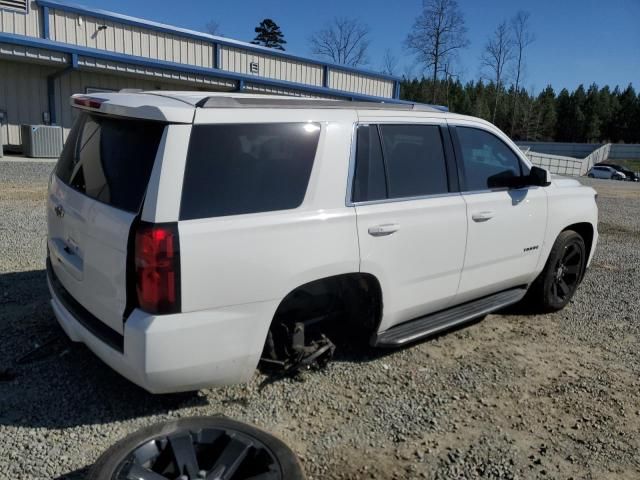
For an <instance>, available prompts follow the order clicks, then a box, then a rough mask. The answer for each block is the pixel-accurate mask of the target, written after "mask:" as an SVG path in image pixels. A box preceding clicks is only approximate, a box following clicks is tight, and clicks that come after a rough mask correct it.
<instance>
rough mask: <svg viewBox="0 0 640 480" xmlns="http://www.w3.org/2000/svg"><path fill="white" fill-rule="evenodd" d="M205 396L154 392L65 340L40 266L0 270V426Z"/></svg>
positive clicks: (194, 401)
mask: <svg viewBox="0 0 640 480" xmlns="http://www.w3.org/2000/svg"><path fill="white" fill-rule="evenodd" d="M206 403H207V401H206V399H205V398H204V397H202V396H199V395H198V394H197V393H196V392H191V393H184V394H171V395H152V394H150V393H148V392H146V391H145V390H143V389H142V388H140V387H138V386H136V385H134V384H133V383H131V382H129V381H128V380H126V379H124V378H123V377H121V376H120V375H119V374H117V373H116V372H114V371H113V370H111V369H110V368H109V367H108V366H106V365H105V364H104V363H102V362H101V361H100V360H99V359H98V358H97V357H96V356H95V355H94V354H93V353H91V352H90V351H89V350H88V349H87V348H86V347H85V346H84V345H82V344H78V343H73V342H71V341H70V340H68V338H67V337H66V335H65V334H64V332H63V331H62V329H61V328H60V327H59V326H58V324H57V322H56V320H55V318H54V316H53V312H52V310H51V307H50V305H49V291H48V288H47V284H46V274H45V271H44V270H35V271H28V272H14V273H4V274H0V425H8V426H9V425H12V426H26V427H43V428H66V427H75V426H80V425H95V424H105V423H110V422H117V421H122V420H127V419H132V418H139V417H144V416H148V415H158V414H163V413H167V412H169V411H172V410H176V409H180V408H185V407H190V406H199V405H204V404H206ZM68 478H74V477H68Z"/></svg>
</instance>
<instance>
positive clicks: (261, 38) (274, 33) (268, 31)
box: [251, 18, 287, 50]
mask: <svg viewBox="0 0 640 480" xmlns="http://www.w3.org/2000/svg"><path fill="white" fill-rule="evenodd" d="M255 32H256V34H257V35H256V38H254V39H253V41H252V42H251V43H253V44H254V45H262V46H263V47H268V48H275V49H276V50H284V47H283V45H284V44H285V43H287V41H286V40H285V39H284V34H283V33H282V31H281V30H280V27H279V26H278V25H277V24H276V22H274V21H273V20H271V19H270V18H265V19H264V20H262V21H261V22H260V24H259V25H258V26H257V27H256V28H255Z"/></svg>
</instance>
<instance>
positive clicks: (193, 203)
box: [180, 123, 320, 220]
mask: <svg viewBox="0 0 640 480" xmlns="http://www.w3.org/2000/svg"><path fill="white" fill-rule="evenodd" d="M319 138H320V126H319V125H318V124H314V123H272V124H235V125H195V126H194V127H193V129H192V131H191V140H190V142H189V152H188V155H187V165H186V167H185V172H184V184H183V187H182V202H181V204H180V219H181V220H191V219H195V218H208V217H221V216H226V215H239V214H243V213H257V212H269V211H274V210H286V209H290V208H296V207H298V206H299V205H300V204H301V203H302V200H304V196H305V193H306V191H307V185H308V183H309V177H310V175H311V168H312V166H313V160H314V158H315V155H316V148H317V146H318V139H319Z"/></svg>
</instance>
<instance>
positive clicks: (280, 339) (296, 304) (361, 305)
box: [263, 273, 382, 358]
mask: <svg viewBox="0 0 640 480" xmlns="http://www.w3.org/2000/svg"><path fill="white" fill-rule="evenodd" d="M381 313H382V290H381V288H380V283H379V282H378V280H377V278H376V277H374V276H373V275H370V274H367V273H349V274H343V275H335V276H332V277H325V278H322V279H318V280H314V281H312V282H309V283H306V284H304V285H301V286H299V287H297V288H295V289H294V290H292V291H291V292H289V293H288V294H287V295H286V296H285V297H284V299H283V300H282V301H281V302H280V305H279V306H278V308H277V309H276V313H275V314H274V316H273V319H272V321H271V325H270V326H269V337H268V338H267V342H266V344H265V351H264V353H263V356H264V357H268V358H274V357H279V358H280V357H282V356H283V351H286V350H287V347H286V345H281V344H283V343H285V344H287V343H288V342H289V341H290V340H291V338H289V337H290V335H288V334H283V333H282V332H283V331H284V332H291V331H292V329H291V327H292V325H294V324H295V323H297V322H302V323H304V324H305V325H307V334H308V336H309V339H308V340H310V341H311V340H312V339H313V338H317V337H318V336H320V335H323V334H324V335H326V336H327V337H329V339H330V340H331V341H332V342H333V343H336V344H337V345H338V346H339V345H340V344H341V343H343V342H345V341H361V340H364V341H368V340H369V338H370V336H371V334H372V333H373V332H374V331H375V329H377V327H378V325H379V323H380V318H381ZM283 327H284V328H283Z"/></svg>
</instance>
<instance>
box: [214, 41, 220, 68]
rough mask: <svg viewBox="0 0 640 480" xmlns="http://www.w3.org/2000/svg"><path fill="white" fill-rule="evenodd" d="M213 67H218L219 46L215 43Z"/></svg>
mask: <svg viewBox="0 0 640 480" xmlns="http://www.w3.org/2000/svg"><path fill="white" fill-rule="evenodd" d="M213 68H215V69H218V68H220V47H218V44H217V43H214V44H213Z"/></svg>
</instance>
